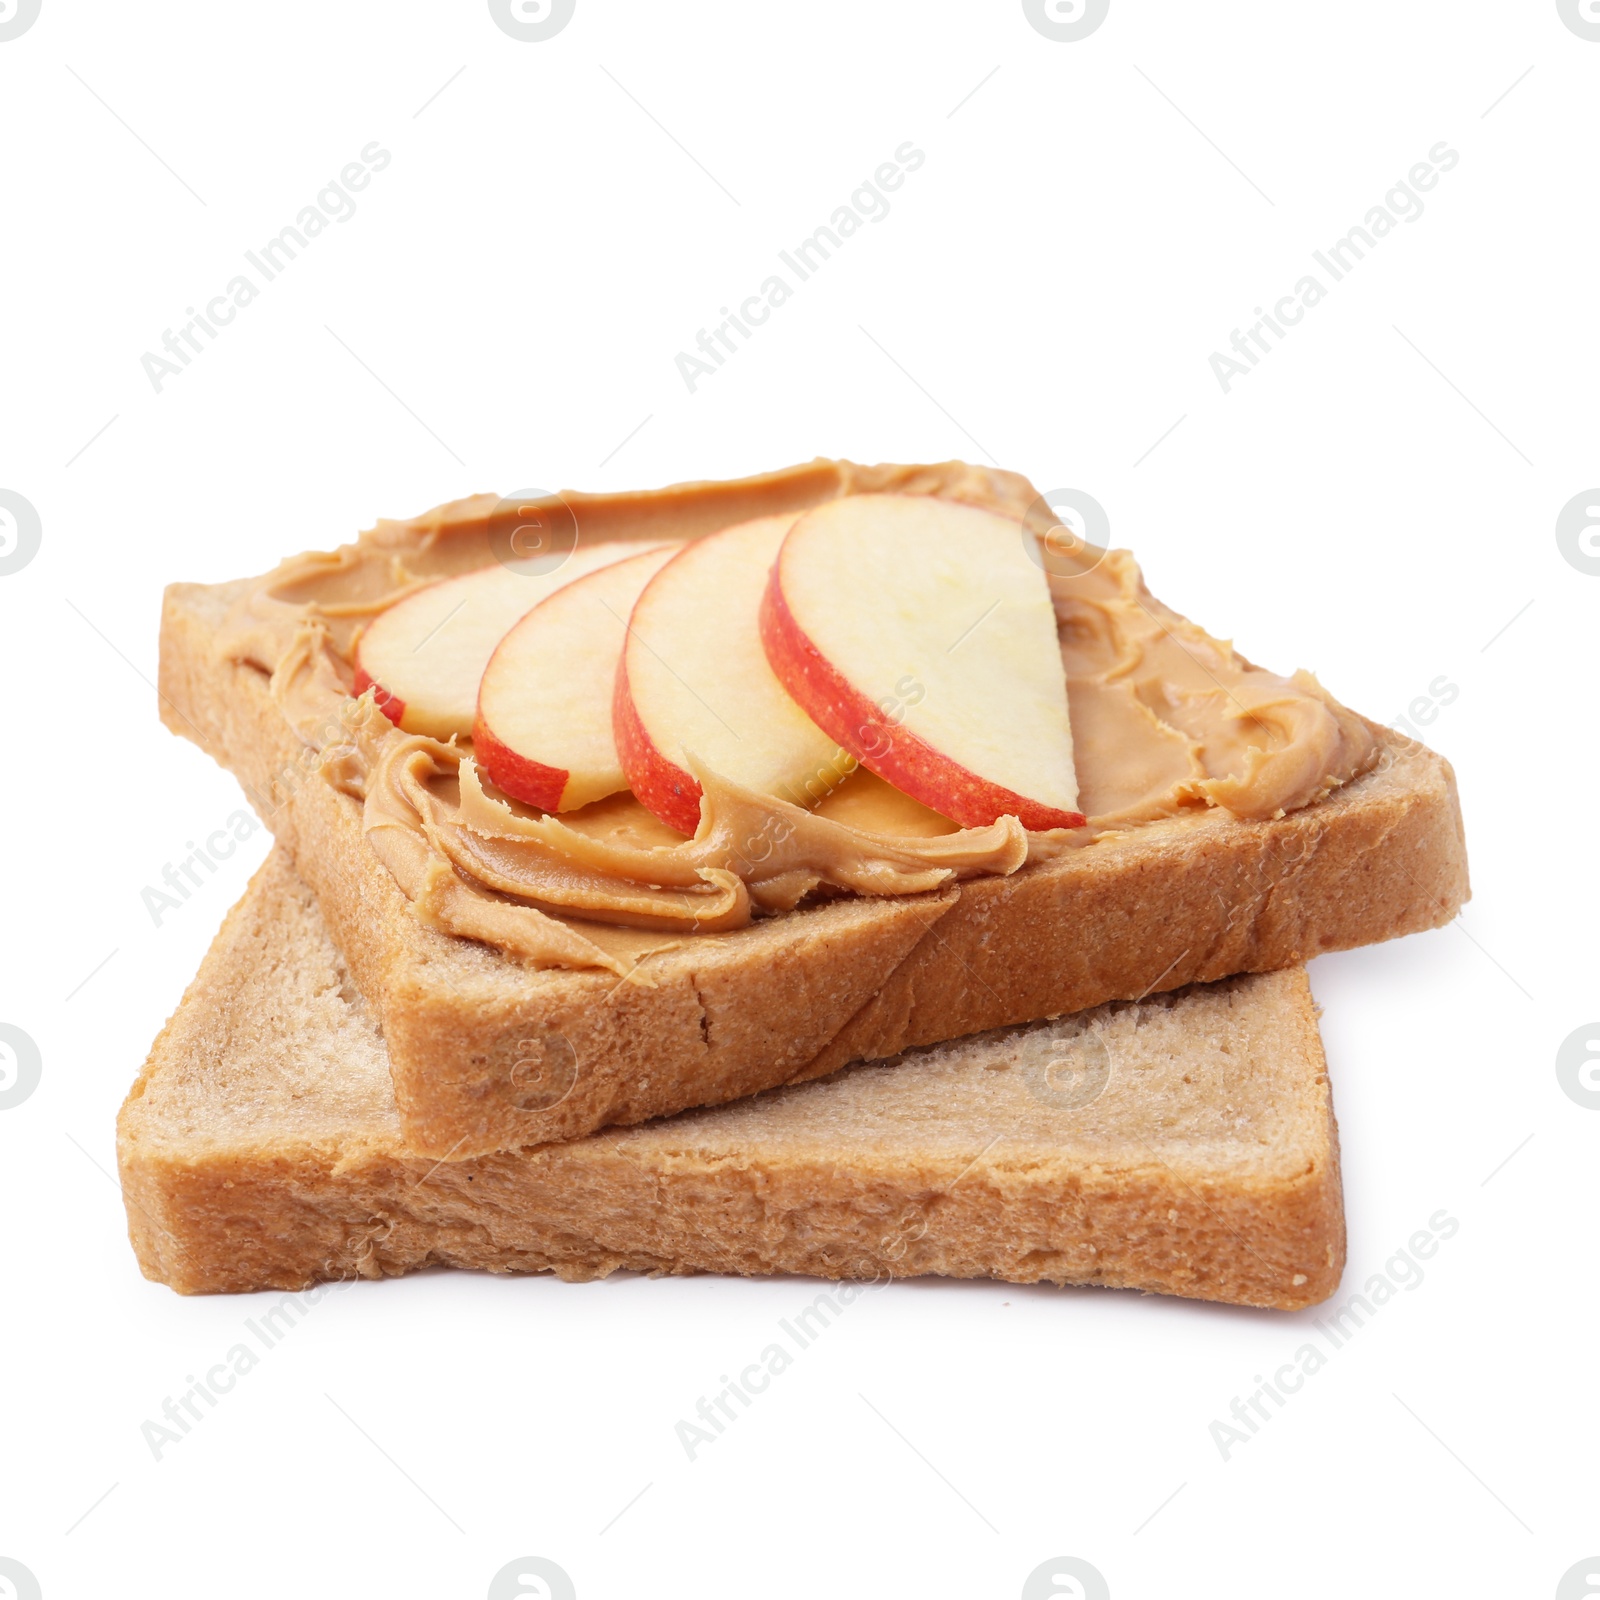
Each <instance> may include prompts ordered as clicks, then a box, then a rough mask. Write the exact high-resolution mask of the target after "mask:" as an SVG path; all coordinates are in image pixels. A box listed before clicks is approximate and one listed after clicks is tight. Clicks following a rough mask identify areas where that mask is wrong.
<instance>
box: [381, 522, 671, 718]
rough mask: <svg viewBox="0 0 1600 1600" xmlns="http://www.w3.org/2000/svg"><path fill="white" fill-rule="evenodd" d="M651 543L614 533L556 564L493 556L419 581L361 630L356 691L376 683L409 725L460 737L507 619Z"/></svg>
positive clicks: (389, 707)
mask: <svg viewBox="0 0 1600 1600" xmlns="http://www.w3.org/2000/svg"><path fill="white" fill-rule="evenodd" d="M654 548H657V546H656V545H654V544H649V545H645V544H638V543H636V542H634V541H631V540H625V539H612V540H608V541H606V542H605V543H603V544H591V545H586V546H583V547H581V548H579V549H576V550H574V551H573V552H572V553H571V554H570V555H569V556H568V557H567V558H566V560H565V561H563V562H562V563H561V565H560V566H559V567H557V568H556V569H555V570H554V571H553V572H544V573H539V574H536V575H533V574H527V573H521V572H515V571H513V570H512V569H511V568H510V567H503V566H501V565H500V564H499V563H498V562H497V563H496V564H495V565H494V566H492V567H480V568H479V569H478V570H477V571H476V572H464V573H462V574H461V575H460V576H459V577H454V578H442V579H440V581H439V582H438V583H431V584H429V585H428V587H427V588H426V589H418V590H417V591H416V593H415V594H411V595H407V596H406V598H405V599H404V600H401V601H399V602H398V603H397V604H395V605H392V606H390V607H389V609H388V610H387V611H384V612H380V613H379V615H378V616H377V618H376V619H375V620H374V621H373V623H372V626H371V627H369V628H368V629H367V631H366V632H365V633H363V634H362V635H361V639H360V642H359V643H358V644H357V646H356V681H355V693H357V694H361V693H362V692H363V691H365V690H366V689H369V688H371V689H376V690H377V696H376V698H377V701H378V705H379V707H380V708H381V709H382V710H383V712H384V714H385V715H386V716H387V717H388V718H389V720H390V721H391V722H393V723H395V724H397V725H398V726H399V727H402V728H404V729H405V731H406V732H407V733H426V734H431V735H432V736H433V737H434V738H435V739H448V738H449V737H450V736H451V735H452V734H455V735H458V736H459V737H461V738H463V739H464V738H466V737H467V736H468V735H469V734H471V732H472V720H473V714H474V712H475V711H476V710H477V705H478V683H479V680H480V679H481V678H482V677H483V669H484V668H485V667H486V666H488V664H489V657H490V656H491V655H493V654H494V647H495V646H496V645H497V644H499V643H500V641H501V640H502V639H503V638H504V637H505V636H506V633H507V632H508V631H509V630H510V628H511V626H512V625H513V624H514V623H515V622H517V621H518V620H519V619H520V618H522V617H524V616H526V615H527V613H528V612H529V611H531V610H532V609H533V608H534V607H535V606H536V605H538V604H539V602H540V601H541V600H543V599H545V598H546V597H547V596H549V595H552V594H554V593H555V592H556V591H557V590H558V589H562V588H565V587H566V585H567V584H569V583H571V582H572V581H573V580H574V579H576V578H581V577H583V575H584V574H585V573H588V572H594V571H595V570H597V569H598V568H600V567H608V566H610V565H611V564H612V562H614V561H620V560H622V559H623V558H625V557H627V556H633V555H637V554H638V553H639V552H640V551H641V550H648V549H654Z"/></svg>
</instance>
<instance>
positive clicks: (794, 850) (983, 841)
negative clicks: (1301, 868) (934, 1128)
mask: <svg viewBox="0 0 1600 1600" xmlns="http://www.w3.org/2000/svg"><path fill="white" fill-rule="evenodd" d="M860 493H880V494H881V493H895V494H930V495H938V496H941V497H944V498H946V499H952V500H959V501H964V502H966V503H968V504H973V505H978V506H982V507H985V508H987V509H990V510H993V511H998V512H1000V513H1002V514H1004V515H1007V516H1010V517H1013V518H1015V519H1016V520H1017V521H1018V523H1019V530H1018V532H1019V537H1027V536H1029V535H1026V534H1025V533H1024V529H1025V528H1031V529H1033V530H1034V531H1035V532H1037V533H1038V534H1040V535H1045V534H1048V535H1049V537H1048V538H1047V539H1046V542H1045V544H1044V545H1043V546H1042V547H1041V564H1042V565H1044V567H1045V569H1046V571H1047V574H1048V577H1049V583H1050V588H1051V592H1052V595H1053V597H1054V601H1055V609H1056V614H1057V618H1058V620H1059V626H1060V638H1061V651H1062V659H1063V662H1064V664H1065V668H1066V675H1067V689H1068V704H1069V710H1070V714H1071V719H1072V729H1073V741H1074V746H1075V752H1076V763H1077V772H1078V782H1079V793H1080V804H1081V807H1082V809H1083V810H1084V811H1085V812H1086V813H1087V814H1088V816H1089V823H1088V826H1087V827H1085V828H1080V829H1074V830H1072V831H1071V832H1065V831H1059V832H1054V833H1031V834H1030V833H1028V832H1026V831H1024V829H1023V828H1022V825H1021V824H1020V823H1019V822H1018V821H1017V820H1016V818H1014V817H1002V818H1000V819H999V820H998V821H997V822H995V823H993V824H992V825H991V826H989V827H985V828H966V829H961V828H957V827H956V825H955V824H954V823H951V822H949V821H947V820H945V819H944V818H942V817H939V816H937V815H936V814H935V813H933V812H931V811H929V810H928V809H926V808H925V807H923V806H921V805H919V804H918V803H917V802H915V801H913V800H911V799H910V798H909V797H908V796H905V795H902V794H900V793H899V792H898V791H897V790H894V789H892V788H890V786H889V785H888V784H886V783H884V782H882V780H880V779H878V778H876V777H874V776H873V775H872V774H870V773H868V772H866V771H864V770H861V771H857V772H856V773H854V775H852V776H851V777H849V778H847V779H846V780H845V781H844V782H843V783H842V784H840V785H839V787H838V788H837V789H835V790H834V791H833V792H832V793H831V794H830V795H828V796H827V797H826V798H825V799H824V800H822V801H821V803H820V804H818V805H817V806H815V807H814V808H811V809H806V808H802V807H800V806H795V805H791V804H789V803H788V802H786V801H783V800H780V799H776V798H773V797H770V796H767V795H761V794H756V793H753V792H751V791H749V790H746V789H743V788H741V787H740V786H738V785H737V784H734V783H732V782H730V781H728V780H727V779H725V778H723V777H722V776H720V775H719V774H718V773H716V772H713V771H709V770H706V769H705V768H704V767H696V768H695V770H694V774H693V775H694V777H695V778H696V779H697V780H698V781H699V783H700V784H701V786H702V790H703V796H704V798H703V803H702V808H701V820H700V826H699V829H698V830H697V831H696V833H695V835H694V837H693V838H691V839H685V838H683V837H682V836H681V835H680V834H677V833H674V832H673V831H672V830H670V829H668V828H667V827H665V826H664V825H663V824H662V823H660V822H658V821H657V820H656V819H655V818H654V817H653V816H651V815H650V813H649V812H648V811H646V810H645V809H644V807H643V806H641V805H640V804H639V803H638V802H637V801H636V800H634V799H633V797H632V796H631V795H627V794H621V795H614V796H612V797H610V798H609V799H606V800H601V801H597V802H595V803H594V804H592V805H589V806H586V807H584V808H582V809H581V810H578V811H574V812H570V813H566V814H563V815H561V816H559V817H557V816H553V815H545V814H542V813H540V812H538V811H535V810H533V809H532V808H529V807H527V806H524V805H521V804H520V803H518V802H516V801H513V800H510V799H508V798H507V797H506V796H504V795H502V794H500V793H499V792H498V791H496V790H494V789H493V788H492V787H490V786H488V785H487V784H486V782H485V780H484V778H483V776H482V774H481V773H480V771H479V769H478V766H477V764H476V763H475V762H474V760H473V759H472V751H471V745H470V742H464V743H457V742H455V741H452V742H450V743H448V744H446V743H442V742H440V741H439V740H437V739H432V738H428V737H426V736H423V735H419V734H407V733H403V732H401V730H400V729H398V728H397V727H395V726H394V725H393V723H391V722H390V721H389V720H388V718H387V717H385V716H384V715H383V713H382V712H381V711H380V710H379V709H378V708H377V706H376V705H375V704H374V702H373V697H372V694H371V693H370V692H368V693H367V694H365V695H362V696H361V697H359V698H352V696H351V693H350V689H351V685H352V682H353V679H354V668H353V664H352V663H353V656H354V650H355V645H356V642H357V641H358V639H359V638H360V634H361V631H362V629H363V628H364V627H365V626H366V625H367V624H368V623H369V622H370V621H371V619H372V618H373V617H374V616H376V615H377V614H378V613H379V612H381V611H383V610H384V609H386V608H387V607H388V606H391V605H393V604H394V603H395V602H396V601H397V600H399V599H401V598H403V597H404V596H405V595H407V594H409V593H411V592H412V591H413V590H415V589H416V588H417V587H418V586H419V585H422V584H425V583H429V582H431V581H433V580H434V579H436V578H438V577H441V576H445V575H450V574H453V573H457V572H464V571H469V570H472V569H473V568H476V567H481V566H483V565H485V564H486V563H487V562H488V561H490V560H492V559H495V557H496V555H501V556H502V557H503V555H504V551H505V549H506V548H507V546H506V539H507V536H508V533H509V531H510V529H511V527H512V526H513V525H514V523H515V520H516V519H517V518H518V517H519V516H520V515H525V511H524V510H523V508H524V507H525V506H526V504H527V502H526V500H524V501H522V502H520V503H519V502H504V501H497V500H496V499H494V498H493V497H492V496H489V495H479V496H475V497H474V498H472V499H469V500H462V501H457V502H454V503H453V504H451V505H447V506H443V507H440V508H439V509H438V510H436V511H433V512H430V513H428V514H427V515H425V516H423V517H419V518H416V519H414V520H413V521H410V522H380V523H379V524H378V525H377V527H375V528H373V529H371V530H370V531H368V532H367V533H364V534H363V535H362V536H361V537H360V539H359V540H358V541H357V543H355V544H353V545H346V546H344V547H343V548H342V549H340V550H337V551H334V552H332V553H311V554H307V555H304V556H299V557H296V558H293V559H291V560H289V561H287V562H285V563H284V564H283V565H282V566H281V567H279V568H278V569H277V571H275V572H273V573H270V574H268V575H267V576H266V577H264V578H262V579H260V580H258V581H257V582H255V583H254V584H252V585H251V586H250V587H249V589H248V590H247V592H246V593H245V594H244V595H243V596H242V597H241V598H240V599H239V600H238V601H237V602H236V603H235V605H234V607H233V609H232V611H231V613H230V615H229V618H228V621H227V623H226V625H225V627H224V628H223V629H222V631H221V633H220V634H219V637H218V649H219V651H220V652H221V654H222V655H223V656H224V658H225V659H227V660H229V661H231V662H235V663H242V664H249V665H251V666H254V667H256V668H258V669H260V670H262V671H264V672H266V673H269V674H270V675H271V693H272V695H273V698H274V700H275V701H276V703H277V704H278V706H279V707H280V708H281V710H282V711H283V714H284V715H285V717H286V718H287V719H288V721H289V722H290V724H291V725H292V726H293V728H294V730H295V732H296V733H297V735H298V736H299V738H300V739H301V740H302V742H303V743H304V744H305V745H306V746H307V747H308V752H313V753H314V754H312V755H311V759H313V760H315V761H316V763H317V766H318V769H319V771H320V772H321V774H322V776H323V777H324V778H325V779H326V780H327V781H328V782H330V783H331V784H333V785H334V786H335V787H336V788H337V789H339V790H340V791H342V792H343V793H345V794H348V795H351V796H354V797H355V798H357V799H359V800H360V802H361V804H362V807H363V826H364V831H365V836H366V839H367V842H368V843H369V845H370V846H371V847H372V849H373V850H374V851H375V852H376V853H377V855H378V857H379V858H380V859H381V860H382V861H383V863H384V864H385V866H387V867H388V869H389V871H390V872H391V873H392V874H393V875H394V878H395V880H396V882H397V883H398V884H399V886H400V888H401V889H402V890H403V891H404V893H405V894H406V895H407V897H408V898H409V899H410V900H411V902H412V904H413V907H414V909H415V911H416V914H417V916H418V917H419V918H420V919H421V920H422V921H423V922H424V923H426V924H428V925H429V926H431V927H434V928H437V929H438V930H440V931H441V932H445V933H450V934H454V935H457V936H460V937H465V938H472V939H478V940H481V941H483V942H485V943H487V944H490V945H493V946H496V947H498V948H500V949H502V950H504V951H506V952H508V953H510V954H514V955H516V956H518V957H521V958H523V959H525V960H528V961H530V962H532V963H534V964H536V965H541V966H556V967H580V968H581V967H598V968H606V969H609V970H611V971H613V972H616V973H619V974H626V973H628V972H630V971H631V970H632V969H633V968H634V967H635V966H636V964H637V963H638V962H639V961H640V960H641V959H642V958H643V957H644V956H645V955H647V954H649V953H650V952H651V951H653V950H659V949H662V948H664V947H667V946H670V945H672V944H676V943H680V942H681V941H682V940H683V939H685V938H692V937H695V936H697V935H706V934H725V933H729V932H732V931H734V930H736V929H739V928H742V927H745V926H747V925H748V924H749V923H750V922H751V921H752V920H753V919H754V918H755V917H757V916H759V915H770V914H775V913H780V912H784V911H788V910H791V909H793V908H794V907H795V906H796V905H798V904H799V903H800V902H801V901H802V900H805V899H807V897H812V898H818V897H823V896H829V895H838V894H856V895H907V894H922V893H927V892H929V891H932V890H937V889H940V888H942V887H944V886H945V885H947V884H950V883H952V882H955V881H958V880H960V879H963V878H969V877H973V876H977V875H1002V876H1003V875H1007V874H1010V873H1013V872H1016V871H1018V870H1019V869H1020V868H1022V867H1024V866H1025V865H1027V864H1028V863H1032V862H1038V861H1042V860H1048V859H1050V858H1052V857H1054V856H1058V855H1059V854H1060V853H1061V852H1062V851H1064V850H1068V849H1081V848H1093V847H1095V846H1097V845H1102V841H1108V840H1111V839H1113V838H1114V837H1115V836H1116V835H1117V834H1119V833H1122V832H1125V831H1127V830H1129V829H1131V828H1136V827H1139V826H1142V825H1146V824H1150V823H1155V822H1159V821H1163V820H1165V819H1172V818H1181V817H1183V816H1184V815H1186V814H1191V813H1200V812H1204V811H1205V810H1207V809H1209V808H1212V807H1220V808H1223V809H1225V810H1227V811H1229V812H1231V813H1233V814H1234V815H1236V816H1239V817H1242V818H1251V819H1259V818H1267V817H1275V816H1281V815H1282V814H1283V813H1284V812H1286V811H1291V810H1295V809H1297V808H1299V807H1301V806H1305V805H1309V804H1312V803H1313V802H1315V801H1317V800H1319V799H1321V798H1322V797H1323V796H1325V795H1326V794H1328V793H1329V792H1330V791H1331V790H1333V789H1334V788H1336V787H1338V786H1339V785H1340V784H1342V783H1345V782H1348V781H1349V780H1350V779H1351V778H1353V777H1356V776H1358V775H1359V774H1360V773H1362V772H1363V771H1365V770H1366V769H1367V768H1368V767H1369V766H1370V765H1371V764H1372V762H1373V761H1374V759H1375V756H1376V747H1375V744H1374V741H1373V739H1372V736H1371V734H1370V733H1369V731H1368V729H1367V727H1366V725H1365V723H1363V722H1362V720H1361V719H1360V718H1359V717H1357V716H1355V715H1354V714H1353V713H1352V712H1349V711H1347V710H1346V709H1345V708H1344V707H1343V706H1341V705H1339V704H1338V702H1337V701H1335V700H1334V699H1333V698H1332V697H1331V696H1329V695H1328V694H1327V693H1326V692H1325V691H1324V690H1323V689H1322V688H1321V686H1320V685H1319V684H1318V683H1317V682H1316V680H1315V679H1314V678H1312V677H1311V676H1310V675H1309V674H1308V673H1303V672H1302V673H1296V674H1295V675H1294V677H1292V678H1280V677H1277V676H1274V675H1273V674H1271V673H1267V672H1262V671H1260V670H1258V669H1256V668H1254V667H1252V666H1250V665H1249V664H1248V663H1246V662H1244V661H1242V660H1240V659H1239V657H1237V656H1236V655H1235V654H1234V653H1233V650H1232V649H1231V647H1230V646H1228V645H1227V644H1225V643H1222V642H1220V641H1218V640H1216V639H1213V638H1212V637H1211V636H1210V635H1209V634H1207V633H1206V632H1205V631H1204V630H1203V629H1201V628H1198V627H1196V626H1195V625H1194V624H1193V623H1192V622H1189V621H1187V620H1186V619H1185V618H1183V617H1180V616H1179V615H1178V614H1177V613H1176V612H1173V611H1171V610H1169V609H1168V608H1167V607H1165V606H1163V605H1161V604H1160V603H1159V602H1158V601H1156V600H1155V599H1153V598H1152V597H1151V596H1150V594H1149V592H1148V591H1147V590H1146V589H1145V587H1144V584H1143V581H1142V579H1141V577H1140V574H1139V569H1138V567H1137V566H1136V565H1135V563H1134V561H1133V559H1132V557H1131V556H1129V555H1128V554H1127V552H1125V551H1109V552H1107V551H1100V550H1096V549H1094V548H1092V547H1088V546H1083V545H1077V544H1073V543H1072V542H1071V541H1070V540H1065V541H1063V540H1062V539H1061V535H1062V532H1063V530H1061V529H1060V528H1059V527H1052V525H1053V524H1054V521H1055V519H1054V518H1053V517H1052V516H1050V515H1049V513H1048V511H1047V510H1046V509H1045V508H1044V503H1043V501H1042V500H1041V499H1040V497H1039V496H1038V495H1037V493H1036V492H1035V491H1034V490H1033V488H1032V487H1031V485H1029V483H1028V482H1027V480H1026V479H1024V478H1020V477H1018V476H1016V475H1015V474H1012V473H1005V472H998V471H989V470H986V469H982V468H977V467H971V466H967V465H965V464H963V463H960V462H950V463H945V464H943V465H939V466H931V467H902V466H878V467H861V466H857V465H855V464H853V463H851V462H844V461H837V462H836V461H816V462H812V463H810V464H808V465H805V466H800V467H794V468H790V469H787V470H785V471H781V472H775V473H769V474H765V475H763V476H760V477H755V478H745V479H738V480H733V481H729V482H722V483H701V484H685V485H679V486H675V487H673V488H669V489H663V490H656V491H650V492H645V493H638V494H618V495H582V494H564V495H561V496H552V497H549V498H548V499H547V500H546V501H545V502H544V503H543V510H544V512H545V525H546V527H547V528H548V527H550V526H552V525H554V526H555V527H556V533H557V537H558V538H560V537H561V536H562V535H563V534H564V535H565V538H566V540H567V541H568V542H569V547H570V544H572V543H576V542H583V543H591V542H599V541H602V540H608V539H637V540H657V539H662V538H672V539H686V538H695V537H698V536H699V535H701V534H704V533H709V532H712V531H714V530H715V529H717V528H721V527H727V526H729V525H731V524H733V523H735V522H742V521H746V520H748V519H750V518H753V517H756V516H762V515H768V514H772V513H776V512H785V511H791V512H799V511H802V510H805V509H807V508H808V507H810V506H813V505H817V504H820V503H822V502H823V501H826V500H830V499H833V498H835V497H837V496H840V495H846V494H860ZM708 620H709V621H711V622H714V619H708ZM996 715H997V716H1003V715H1004V708H1003V707H997V708H996Z"/></svg>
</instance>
